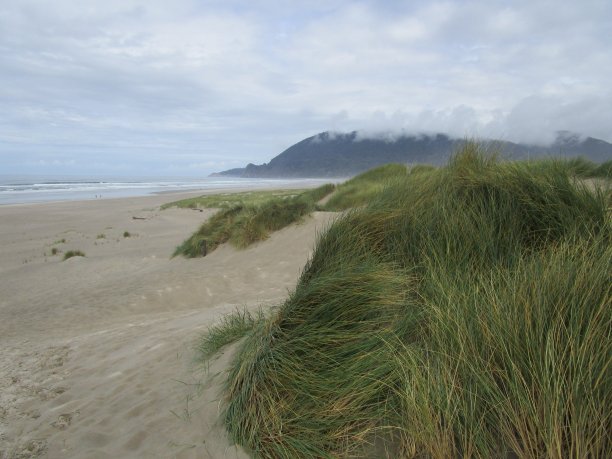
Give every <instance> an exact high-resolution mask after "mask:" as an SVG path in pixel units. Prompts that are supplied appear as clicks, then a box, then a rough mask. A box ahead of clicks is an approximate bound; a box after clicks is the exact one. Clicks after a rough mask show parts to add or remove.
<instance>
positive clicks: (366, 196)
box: [324, 164, 408, 211]
mask: <svg viewBox="0 0 612 459" xmlns="http://www.w3.org/2000/svg"><path fill="white" fill-rule="evenodd" d="M407 174H408V169H407V168H406V166H403V165H401V164H385V165H384V166H380V167H377V168H375V169H371V170H369V171H367V172H364V173H363V174H360V175H357V176H356V177H353V178H352V179H350V180H348V181H346V182H344V183H343V184H341V185H338V187H337V189H336V192H335V193H334V195H333V196H332V197H331V198H330V200H329V201H328V202H327V204H326V205H325V207H324V208H325V210H331V211H340V210H346V209H350V208H354V207H359V206H363V205H365V204H366V203H368V202H369V201H370V200H372V199H373V198H374V197H375V196H376V195H378V194H379V193H380V192H381V191H382V190H383V188H384V187H385V186H387V185H388V184H389V183H391V182H392V181H394V180H397V179H402V178H405V177H406V175H407Z"/></svg>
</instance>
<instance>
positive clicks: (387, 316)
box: [209, 143, 612, 458]
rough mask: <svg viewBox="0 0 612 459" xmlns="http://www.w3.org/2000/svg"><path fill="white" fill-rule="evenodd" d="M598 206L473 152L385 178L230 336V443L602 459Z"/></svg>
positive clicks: (542, 168)
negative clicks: (286, 288)
mask: <svg viewBox="0 0 612 459" xmlns="http://www.w3.org/2000/svg"><path fill="white" fill-rule="evenodd" d="M606 193H608V192H604V191H603V190H602V189H595V190H594V191H592V190H589V189H588V188H587V187H586V186H581V185H580V183H577V182H576V181H575V180H573V179H572V177H570V175H569V174H568V171H567V169H564V168H560V167H557V165H556V164H555V163H554V162H549V163H540V164H539V165H534V164H533V163H531V162H508V163H503V162H498V161H496V160H495V159H493V158H491V157H490V156H488V155H486V154H484V152H483V151H482V149H481V148H480V147H479V146H478V145H476V144H473V143H467V144H466V145H465V146H464V147H463V148H462V151H461V152H459V153H458V154H457V155H455V156H454V157H453V158H452V159H451V160H450V162H449V164H448V166H447V167H443V168H439V169H435V170H426V171H421V172H418V173H413V174H410V173H404V174H403V175H402V174H399V173H398V174H397V177H396V179H394V180H392V181H390V182H389V184H388V185H387V186H385V187H384V188H382V189H380V190H379V193H378V194H377V195H376V196H375V197H374V198H372V199H371V200H370V202H369V203H367V204H366V205H365V206H362V207H360V208H359V209H356V210H353V211H349V212H347V213H345V215H344V216H343V217H342V218H340V219H339V220H337V221H336V223H335V224H334V225H332V226H331V227H330V228H329V230H328V231H327V232H326V233H325V234H323V235H322V236H321V237H320V239H319V241H318V243H317V246H316V250H315V252H314V254H313V256H312V258H311V260H310V261H309V262H308V264H307V265H306V267H305V269H304V271H303V273H302V275H301V278H300V280H299V282H298V285H297V287H296V289H295V291H294V292H293V293H292V294H291V295H290V297H289V298H288V299H287V300H286V302H285V303H284V304H283V305H282V306H281V307H280V308H279V309H278V310H276V311H274V312H273V314H272V315H271V316H270V317H269V318H266V319H262V320H261V321H257V323H256V324H254V325H253V326H252V327H251V322H250V321H248V320H246V323H247V325H246V326H245V329H249V330H250V331H248V332H246V339H245V340H244V342H243V343H242V344H241V346H240V350H239V352H238V354H237V357H236V359H235V361H234V363H233V367H232V369H231V374H230V375H229V378H228V382H227V386H226V392H225V399H226V402H227V403H226V407H225V411H224V419H225V423H226V426H227V429H228V431H229V433H230V435H231V437H232V438H233V439H234V440H235V441H236V442H237V443H239V444H241V445H244V446H245V447H246V448H247V449H248V450H249V451H250V452H251V453H252V454H253V455H254V456H255V457H261V458H296V457H310V458H314V457H317V458H319V457H326V458H331V457H385V456H386V457H464V458H469V457H512V456H518V457H550V458H565V457H601V458H603V457H610V456H612V441H611V440H610V436H609V431H610V430H609V427H610V425H611V424H612V413H611V412H610V409H609V407H610V406H612V378H611V377H610V362H611V360H610V356H612V339H610V338H611V330H612V329H611V324H612V308H610V304H612V282H610V261H611V260H612V244H611V242H612V218H611V217H610V213H609V207H608V203H609V199H610V197H609V195H607V194H606ZM356 202H359V201H356ZM238 323H239V324H241V323H242V322H240V321H238ZM228 328H229V329H233V328H234V327H228ZM235 328H236V329H238V330H239V333H237V336H242V330H243V329H242V328H241V327H240V325H239V326H236V327H235ZM219 335H220V336H222V337H223V338H224V339H222V340H220V342H222V343H223V345H224V344H226V343H227V342H228V340H229V338H230V336H231V334H230V333H223V332H220V333H219ZM215 347H217V346H210V347H209V349H210V350H212V349H214V348H215ZM213 352H214V351H213ZM376 448H381V449H376ZM383 450H386V451H387V452H386V453H385V452H384V451H383Z"/></svg>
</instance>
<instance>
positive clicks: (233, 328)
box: [196, 308, 264, 362]
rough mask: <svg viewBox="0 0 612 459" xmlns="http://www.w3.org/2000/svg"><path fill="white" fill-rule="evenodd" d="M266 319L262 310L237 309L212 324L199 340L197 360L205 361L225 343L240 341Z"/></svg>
mask: <svg viewBox="0 0 612 459" xmlns="http://www.w3.org/2000/svg"><path fill="white" fill-rule="evenodd" d="M263 320H264V315H263V313H262V311H261V310H258V311H257V312H255V313H252V312H250V311H249V310H247V309H246V308H243V309H236V310H235V311H234V312H232V313H231V314H227V315H225V316H223V317H222V318H221V320H220V321H219V322H218V323H216V324H214V325H212V326H211V327H210V328H209V329H208V330H207V331H206V333H204V335H203V336H202V338H201V339H200V340H199V341H198V342H197V345H196V351H197V360H199V361H201V362H205V361H206V360H208V359H210V358H211V357H212V356H213V355H214V354H216V353H217V352H218V351H219V350H220V349H221V348H223V347H224V346H225V345H227V344H230V343H233V342H235V341H238V340H239V339H241V338H242V337H244V336H245V335H246V334H247V333H249V332H250V331H251V330H253V328H254V327H255V326H256V325H257V324H258V323H260V322H262V321H263Z"/></svg>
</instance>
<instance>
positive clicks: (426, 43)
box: [0, 0, 612, 173]
mask: <svg viewBox="0 0 612 459" xmlns="http://www.w3.org/2000/svg"><path fill="white" fill-rule="evenodd" d="M611 18H612V7H611V6H610V3H609V2H603V1H598V0H592V1H591V0H587V1H584V2H580V3H576V2H569V1H562V2H558V1H556V2H552V1H548V0H537V1H516V2H511V3H508V2H503V1H492V2H489V1H484V0H482V1H471V0H468V1H462V2H452V1H427V2H425V1H416V2H402V1H389V2H374V1H373V0H371V1H362V2H349V1H342V0H330V1H322V0H320V1H310V2H306V1H296V2H284V3H282V4H279V2H276V1H272V0H264V1H262V2H246V1H244V0H225V1H221V0H215V1H206V2H199V1H195V0H177V1H175V2H173V3H172V6H171V7H170V6H169V4H168V3H167V2H163V1H161V0H150V1H146V2H145V1H144V0H122V1H119V0H105V1H99V0H92V1H90V2H86V3H78V2H74V1H72V0H58V1H56V2H53V3H48V2H42V1H39V0H22V1H19V2H4V3H3V5H2V6H0V68H2V72H0V104H1V105H2V107H3V109H2V111H1V112H0V167H2V168H5V169H8V168H9V167H10V168H12V169H14V170H16V168H19V167H22V166H17V165H16V164H21V163H22V164H23V168H27V166H26V165H25V164H26V162H25V160H26V159H27V160H28V161H36V160H38V159H44V156H45V155H53V154H55V155H56V154H59V153H61V154H64V155H70V158H68V159H75V160H77V164H88V163H89V164H92V163H91V161H88V160H87V158H88V157H92V156H96V157H100V156H102V157H105V158H107V159H108V160H107V161H105V162H104V163H105V164H113V163H117V162H121V163H125V164H128V165H130V164H135V165H136V164H150V168H151V171H152V172H153V171H154V170H158V171H159V172H160V173H163V169H164V167H170V165H172V167H177V168H181V167H183V168H184V170H185V171H186V173H189V170H190V167H189V165H190V164H204V165H205V164H207V163H208V162H210V161H217V159H215V158H217V157H225V158H231V159H232V160H234V161H243V160H244V162H245V163H246V162H256V163H257V162H264V161H268V160H269V159H270V158H271V157H273V156H275V155H276V154H278V153H280V152H281V151H282V150H283V149H284V148H287V147H288V146H290V145H291V144H293V143H295V142H296V141H299V140H301V139H302V138H304V137H307V136H309V135H313V134H315V133H317V132H320V131H325V130H336V131H352V130H359V129H362V130H364V131H370V132H375V131H379V132H381V131H385V132H391V131H402V130H409V131H413V132H417V131H428V132H438V131H443V132H448V133H450V134H453V135H458V136H466V135H467V136H472V135H475V136H477V135H480V136H501V137H503V138H505V139H508V140H521V141H539V142H545V141H548V140H550V139H551V138H552V135H554V132H555V131H558V130H573V131H578V132H581V133H584V134H586V135H592V136H595V137H600V138H603V139H605V140H608V141H612V133H611V132H610V130H609V122H608V121H607V120H609V119H612V103H610V102H611V101H612V96H611V92H610V90H609V82H608V79H609V78H608V75H610V74H612V54H611V53H610V52H609V49H608V48H609V45H608V41H609V40H608V35H609V23H610V20H611ZM182 154H189V155H194V157H196V159H193V160H185V159H184V158H183V157H182V156H181V155H182ZM14 155H19V157H20V158H22V159H23V160H24V161H22V162H21V163H19V159H15V158H14ZM152 156H154V157H155V160H154V161H153V160H151V157H152ZM80 160H83V161H80ZM50 167H51V166H50ZM211 167H214V166H211ZM156 168H157V169H156ZM20 172H23V170H20Z"/></svg>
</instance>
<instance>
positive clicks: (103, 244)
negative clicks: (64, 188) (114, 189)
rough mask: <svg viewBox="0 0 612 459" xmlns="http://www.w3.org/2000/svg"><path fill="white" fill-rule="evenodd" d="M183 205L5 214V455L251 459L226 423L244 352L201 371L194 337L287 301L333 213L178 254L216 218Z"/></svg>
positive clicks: (1, 220)
mask: <svg viewBox="0 0 612 459" xmlns="http://www.w3.org/2000/svg"><path fill="white" fill-rule="evenodd" d="M175 198H177V196H171V197H170V196H153V197H145V198H128V199H117V200H100V201H89V202H78V203H75V202H70V203H55V204H39V205H24V206H3V207H0V235H1V236H0V238H1V239H0V240H1V242H2V243H1V244H0V346H1V347H2V353H1V355H0V452H1V453H0V457H2V458H13V457H32V456H34V457H36V456H40V457H49V458H70V457H74V458H76V457H79V458H80V457H88V458H106V457H109V458H110V457H181V458H182V457H194V458H196V457H198V458H199V457H211V458H223V457H228V458H232V457H246V455H245V454H244V452H242V451H240V450H239V449H238V448H236V447H235V446H231V445H230V443H229V442H228V440H227V438H226V436H225V432H224V430H223V428H222V427H221V426H220V425H219V423H218V410H219V385H220V382H221V380H222V377H223V372H224V370H225V368H226V364H227V361H228V359H229V357H230V354H231V349H227V350H226V351H225V353H223V355H221V356H220V357H219V358H217V359H216V360H215V361H214V362H212V363H211V364H210V367H209V368H207V369H201V368H197V367H195V366H194V364H193V361H192V359H193V351H192V346H193V343H194V340H195V339H196V338H197V336H198V334H199V333H200V332H201V331H202V330H204V329H205V328H206V327H207V326H208V325H210V324H211V323H213V322H214V321H215V320H216V319H218V317H220V316H221V315H222V314H224V313H226V312H229V311H231V310H233V309H234V308H236V307H242V306H247V307H256V306H258V305H260V304H263V305H270V304H274V303H277V302H279V301H282V299H283V298H284V297H285V296H286V294H287V291H288V290H289V289H291V288H292V287H293V285H294V284H295V281H296V280H297V277H298V275H299V273H300V270H301V268H302V267H303V265H304V263H305V262H306V260H307V258H308V255H309V253H310V250H311V249H312V246H313V243H314V240H315V236H316V231H317V229H320V228H322V227H324V226H325V225H326V224H327V223H328V222H329V221H330V219H331V218H333V215H332V214H324V213H317V214H315V215H314V216H313V217H311V218H309V219H308V220H307V221H305V222H304V223H302V224H300V225H297V226H292V227H289V228H286V229H284V230H282V231H280V232H278V233H276V234H274V235H272V237H271V238H270V239H268V240H267V241H264V242H262V243H259V244H256V245H255V246H253V247H251V248H249V249H247V250H244V251H237V250H235V249H233V248H231V247H229V246H223V247H221V248H219V249H218V250H216V251H215V252H213V253H212V254H210V255H209V256H207V257H206V258H203V259H195V260H186V259H182V258H175V259H170V258H169V255H170V254H171V252H172V250H173V248H174V247H175V246H176V245H177V244H179V243H180V242H181V241H182V240H183V239H184V238H185V237H187V236H188V235H189V234H191V232H193V231H194V230H195V229H196V228H197V227H198V226H199V225H200V224H201V223H202V221H204V220H205V219H206V218H207V216H209V215H210V214H211V211H205V212H197V211H192V210H185V209H169V210H165V211H159V210H158V206H159V205H160V204H162V203H164V202H167V201H170V200H173V199H175ZM134 217H137V218H136V219H134ZM125 231H128V232H129V233H130V237H124V235H123V234H124V232H125ZM62 240H65V242H58V241H62ZM53 248H56V249H58V250H60V251H62V252H65V251H67V250H70V249H78V250H81V251H83V252H85V254H86V256H85V257H74V258H70V259H68V260H66V261H62V256H63V253H58V254H56V255H52V254H51V251H52V249H53Z"/></svg>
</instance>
